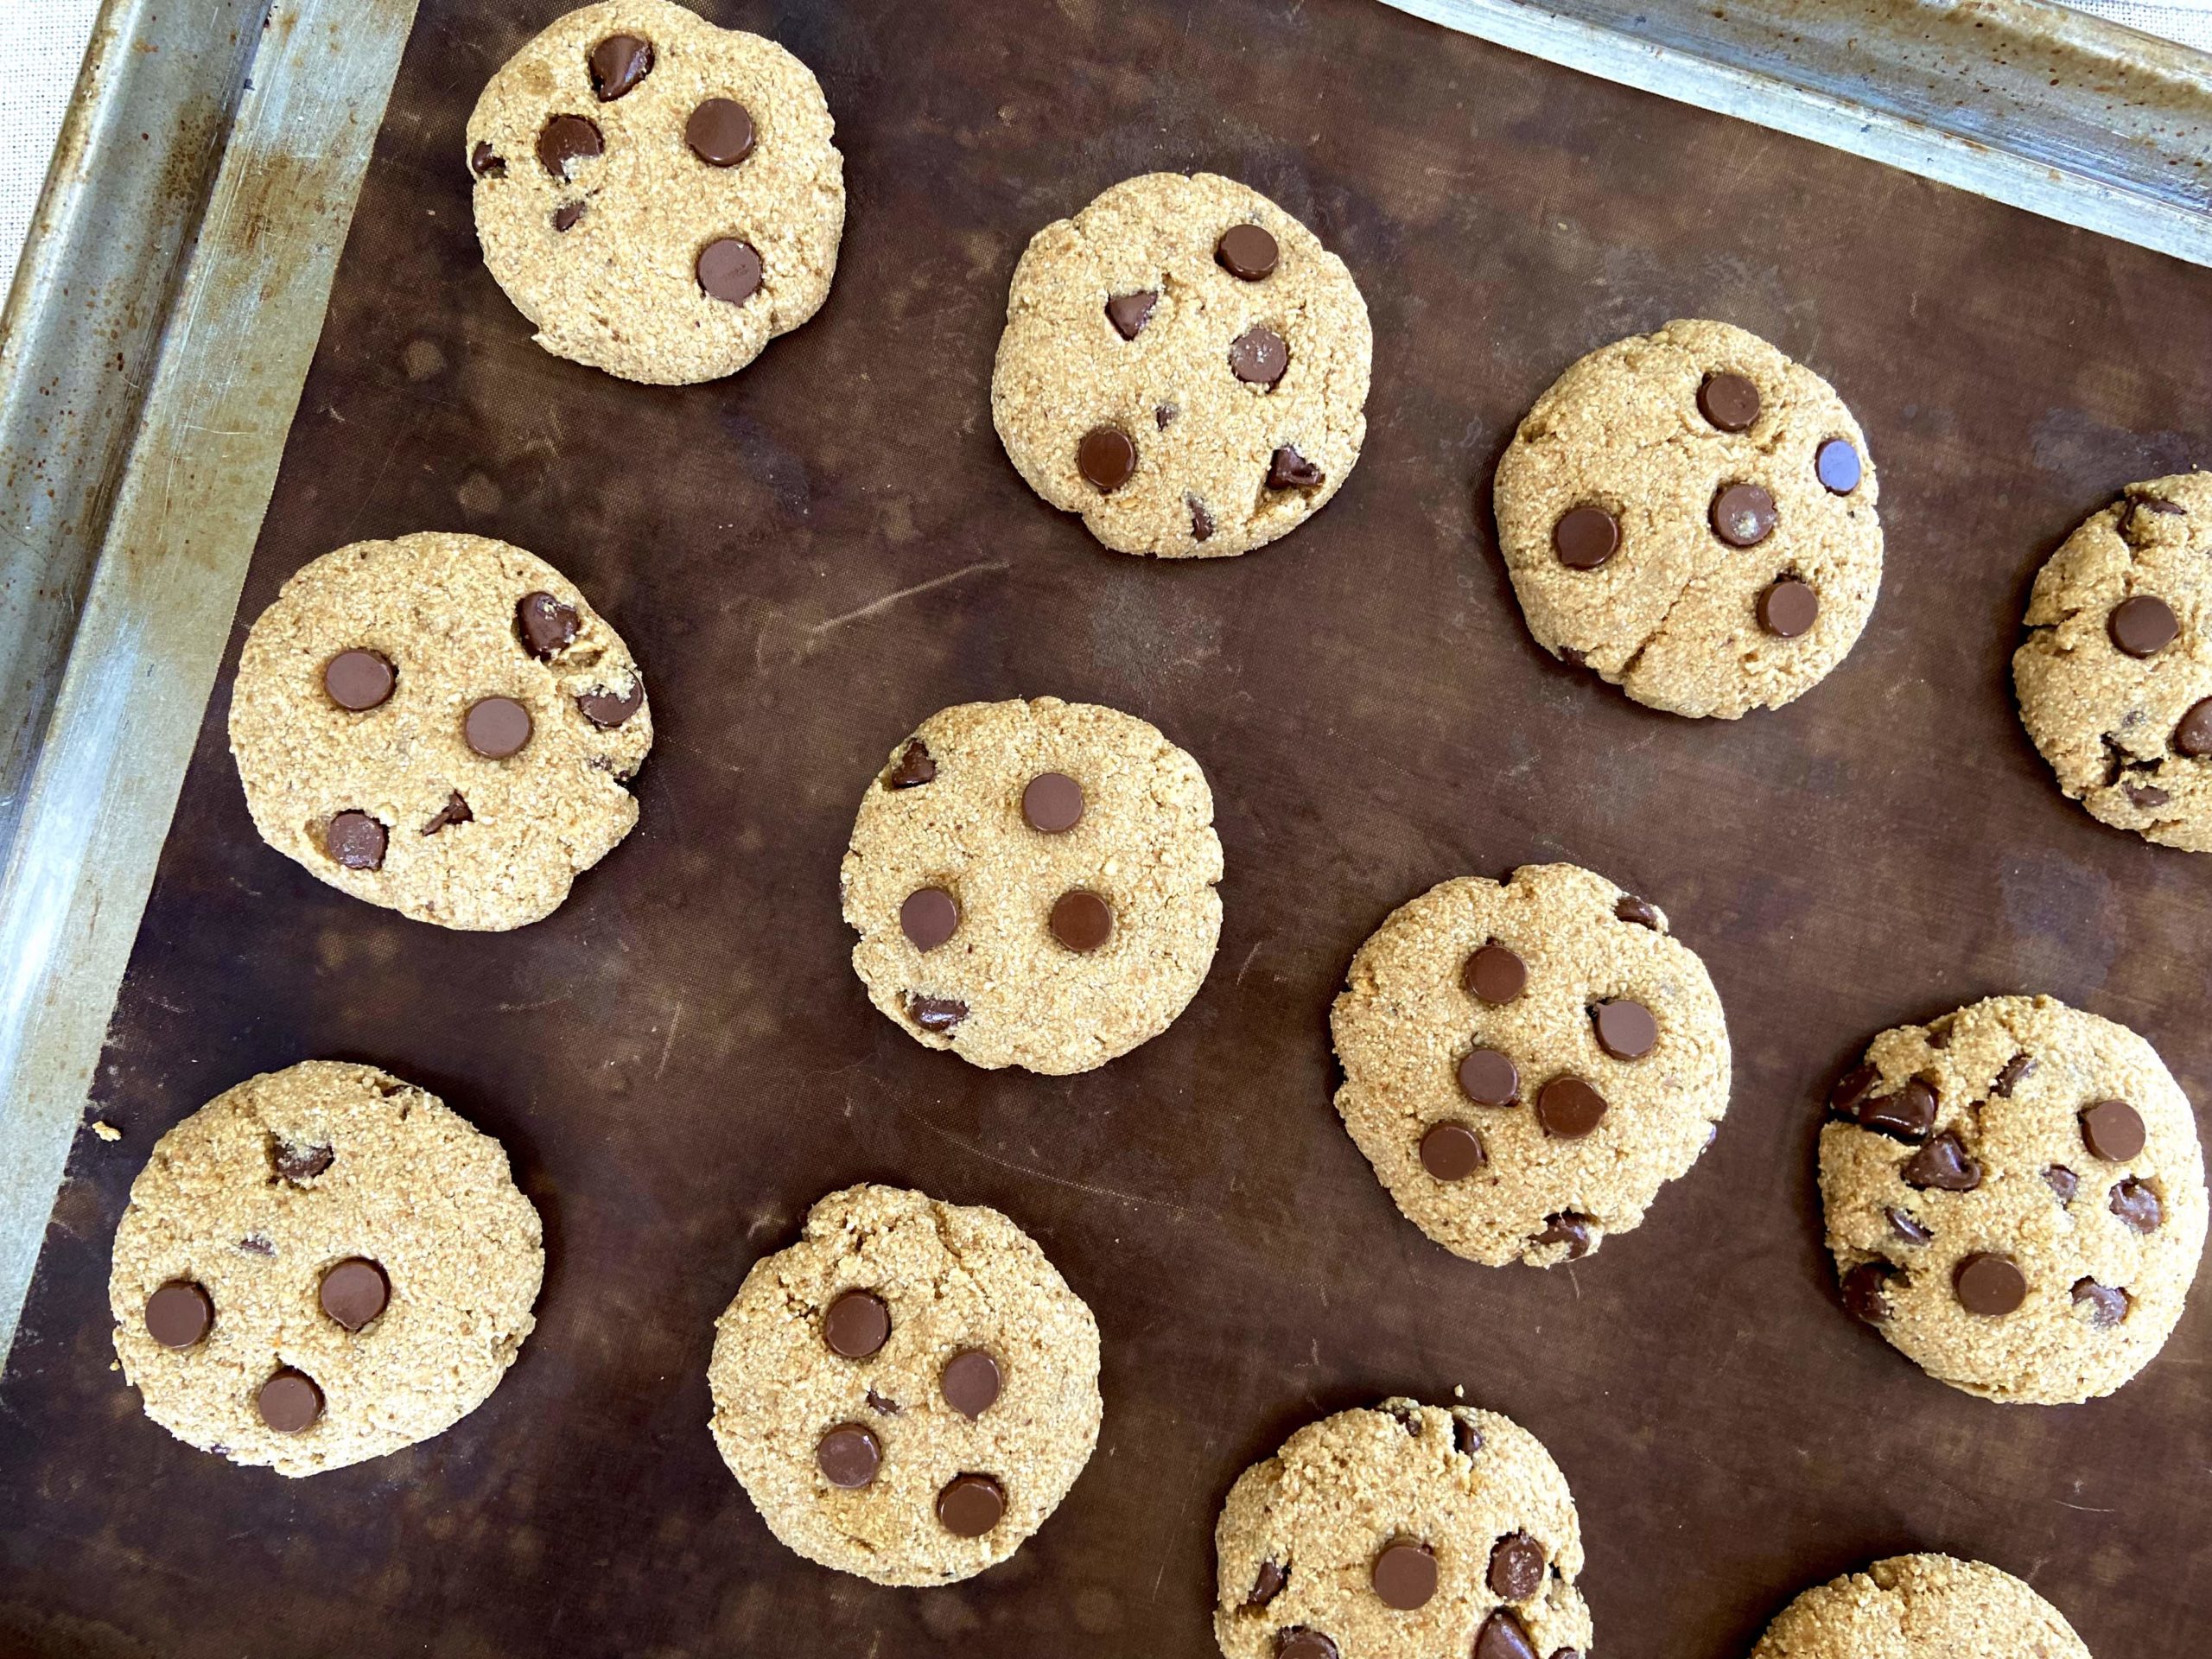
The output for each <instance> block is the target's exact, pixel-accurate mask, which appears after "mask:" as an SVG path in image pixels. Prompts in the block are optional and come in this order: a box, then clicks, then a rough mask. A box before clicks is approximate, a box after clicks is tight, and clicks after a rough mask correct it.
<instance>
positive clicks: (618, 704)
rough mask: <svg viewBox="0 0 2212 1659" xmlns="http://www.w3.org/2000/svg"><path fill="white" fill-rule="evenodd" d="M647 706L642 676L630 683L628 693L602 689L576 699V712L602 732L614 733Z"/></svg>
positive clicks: (580, 695)
mask: <svg viewBox="0 0 2212 1659" xmlns="http://www.w3.org/2000/svg"><path fill="white" fill-rule="evenodd" d="M644 707H645V677H643V676H642V675H640V676H639V677H636V678H633V679H632V681H631V682H630V689H629V690H627V691H609V690H607V689H606V688H605V687H603V686H602V687H601V688H600V689H599V690H595V691H585V692H581V693H579V694H578V695H577V697H576V711H577V713H579V714H581V715H582V716H583V717H584V718H585V719H586V720H588V721H591V723H592V724H593V725H594V726H596V727H598V728H600V729H601V731H607V732H611V731H613V729H614V728H616V727H618V726H620V724H622V722H623V721H626V720H627V719H629V718H630V716H631V715H634V714H636V713H637V712H638V710H639V709H642V708H644Z"/></svg>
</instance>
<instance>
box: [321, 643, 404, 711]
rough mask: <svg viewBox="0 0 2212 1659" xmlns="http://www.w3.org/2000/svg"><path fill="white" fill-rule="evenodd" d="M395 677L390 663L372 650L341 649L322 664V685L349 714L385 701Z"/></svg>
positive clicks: (397, 679) (331, 698) (395, 681)
mask: <svg viewBox="0 0 2212 1659" xmlns="http://www.w3.org/2000/svg"><path fill="white" fill-rule="evenodd" d="M398 681H399V677H398V676H397V674H395V673H394V672H393V671H392V667H391V663H390V662H388V661H387V660H385V658H384V657H382V656H381V655H379V654H378V652H373V651H341V652H339V653H338V654H337V655H336V656H335V657H334V658H331V659H330V660H329V661H328V662H327V663H325V664H323V665H322V689H323V690H325V691H327V692H328V693H329V694H330V700H331V701H332V702H334V703H336V704H337V705H338V706H339V707H340V709H346V711H347V712H349V713H352V714H357V715H358V714H360V713H361V712H363V711H364V710H365V709H374V708H376V707H377V706H378V705H379V704H380V703H383V702H386V701H388V700H389V699H390V698H391V692H392V688H393V687H394V686H395V685H397V683H398Z"/></svg>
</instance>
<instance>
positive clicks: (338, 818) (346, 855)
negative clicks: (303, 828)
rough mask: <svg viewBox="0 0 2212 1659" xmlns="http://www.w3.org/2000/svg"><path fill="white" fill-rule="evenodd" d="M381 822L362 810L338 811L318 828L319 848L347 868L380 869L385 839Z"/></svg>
mask: <svg viewBox="0 0 2212 1659" xmlns="http://www.w3.org/2000/svg"><path fill="white" fill-rule="evenodd" d="M389 840H390V837H389V836H388V835H387V833H386V831H385V827H384V825H382V824H380V823H378V822H377V821H376V820H375V819H374V818H372V817H370V816H369V815H368V814H367V813H365V812H352V811H347V812H340V813H337V814H336V815H334V817H332V818H331V820H330V823H328V824H327V826H325V828H324V829H323V832H322V845H323V850H324V851H326V852H327V853H328V854H329V855H331V857H333V858H334V859H335V860H337V861H338V862H339V863H340V864H342V865H344V866H345V867H346V868H347V869H349V870H380V869H382V868H384V854H385V846H386V845H387V843H388V842H389Z"/></svg>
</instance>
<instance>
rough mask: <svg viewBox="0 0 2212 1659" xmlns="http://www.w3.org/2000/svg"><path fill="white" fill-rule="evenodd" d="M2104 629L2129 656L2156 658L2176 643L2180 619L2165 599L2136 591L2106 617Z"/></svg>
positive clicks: (2114, 607) (2113, 608)
mask: <svg viewBox="0 0 2212 1659" xmlns="http://www.w3.org/2000/svg"><path fill="white" fill-rule="evenodd" d="M2105 632H2107V633H2108V634H2110V635H2111V636H2112V642H2113V645H2117V646H2119V647H2120V649H2121V650H2122V651H2124V652H2126V653H2127V654H2128V655H2129V656H2131V657H2155V656H2157V655H2158V652H2162V651H2164V649H2165V648H2166V647H2167V646H2168V645H2171V644H2173V642H2174V636H2175V635H2176V634H2177V633H2179V632H2181V619H2180V618H2178V617H2177V616H2176V615H2175V614H2174V613H2173V607H2171V605H2169V604H2167V603H2166V601H2164V600H2163V599H2158V598H2155V597H2153V596H2152V594H2134V595H2133V596H2132V597H2131V598H2127V599H2123V600H2121V601H2120V603H2119V604H2117V605H2115V606H2113V607H2112V611H2111V613H2110V614H2109V615H2107V617H2106V618H2105Z"/></svg>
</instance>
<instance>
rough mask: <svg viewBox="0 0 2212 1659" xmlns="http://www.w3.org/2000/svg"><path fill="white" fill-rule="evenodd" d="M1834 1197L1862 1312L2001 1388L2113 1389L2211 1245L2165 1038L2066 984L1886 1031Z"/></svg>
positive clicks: (2160, 1342)
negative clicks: (2150, 1038) (2061, 994)
mask: <svg viewBox="0 0 2212 1659" xmlns="http://www.w3.org/2000/svg"><path fill="white" fill-rule="evenodd" d="M1828 1108H1829V1114H1830V1117H1831V1121H1830V1122H1828V1123H1827V1125H1826V1126H1825V1127H1824V1128H1822V1129H1821V1154H1820V1157H1821V1208H1822V1211H1823V1212H1824V1214H1825V1217H1826V1221H1827V1241H1828V1248H1829V1249H1830V1250H1831V1251H1833V1252H1834V1256H1835V1264H1836V1272H1837V1274H1838V1282H1839V1285H1840V1291H1841V1295H1842V1299H1843V1302H1844V1306H1846V1307H1847V1309H1848V1310H1849V1311H1850V1312H1851V1313H1853V1314H1855V1315H1856V1316H1857V1317H1858V1318H1859V1319H1863V1320H1865V1321H1866V1323H1868V1324H1869V1325H1872V1326H1873V1327H1874V1328H1875V1329H1876V1330H1877V1331H1879V1332H1881V1333H1882V1335H1883V1336H1885V1338H1888V1339H1889V1341H1890V1343H1891V1344H1892V1345H1893V1346H1895V1347H1896V1348H1897V1349H1898V1350H1899V1351H1901V1352H1903V1353H1904V1354H1905V1355H1906V1356H1907V1357H1910V1359H1912V1360H1913V1361H1914V1362H1915V1363H1917V1364H1918V1365H1919V1366H1920V1367H1921V1369H1922V1370H1925V1371H1927V1372H1928V1373H1929V1376H1934V1377H1936V1378H1937V1379H1938V1380H1940V1381H1942V1382H1945V1383H1949V1384H1950V1385H1951V1386H1952V1387H1953V1388H1955V1389H1964V1390H1965V1391H1966V1392H1967V1393H1968V1394H1977V1395H1981V1396H1983V1397H1984V1398H1986V1399H1991V1400H1999V1401H2026V1402H2037V1403H2043V1404H2059V1403H2065V1402H2074V1401H2080V1400H2088V1399H2093V1398H2094V1397H2096V1396H2097V1395H2106V1394H2110V1393H2111V1392H2112V1391H2113V1389H2117V1388H2119V1387H2120V1385H2121V1384H2122V1383H2126V1381H2127V1380H2128V1379H2129V1378H2131V1377H2133V1376H2134V1375H2135V1374H2136V1373H2137V1372H2138V1371H2139V1370H2142V1369H2143V1368H2144V1366H2145V1365H2147V1364H2148V1363H2150V1362H2151V1361H2152V1358H2154V1357H2156V1356H2157V1354H2158V1350H2159V1349H2160V1348H2161V1347H2162V1346H2164V1344H2165V1340H2166V1338H2167V1337H2168V1336H2169V1335H2170V1334H2171V1332H2172V1330H2173V1328H2174V1324H2175V1321H2177V1319H2180V1317H2181V1312H2182V1305H2183V1299H2184V1298H2185V1297H2186V1296H2187V1295H2188V1293H2189V1287H2190V1281H2191V1280H2192V1279H2193V1278H2194V1277H2195V1276H2196V1264H2197V1259H2198V1257H2199V1255H2201V1254H2202V1250H2203V1247H2204V1230H2205V1187H2204V1160H2203V1155H2202V1152H2201V1150H2200V1149H2199V1147H2198V1144H2197V1138H2196V1119H2195V1116H2194V1115H2193V1114H2192V1113H2191V1111H2190V1104H2189V1101H2188V1099H2187V1097H2186V1096H2183V1093H2182V1091H2181V1088H2180V1085H2179V1084H2177V1083H2175V1081H2174V1079H2173V1076H2172V1074H2171V1072H2169V1071H2167V1070H2166V1067H2165V1065H2164V1062H2163V1061H2161V1060H2160V1059H2159V1058H2158V1054H2157V1053H2156V1052H2154V1051H2153V1050H2152V1047H2151V1045H2150V1044H2148V1043H2147V1042H2145V1041H2144V1040H2143V1039H2142V1038H2140V1037H2139V1036H2138V1035H2136V1034H2135V1033H2133V1032H2132V1031H2130V1030H2128V1029H2127V1028H2126V1027H2125V1026H2120V1025H2116V1024H2114V1023H2113V1021H2111V1020H2102V1019H2099V1018H2098V1017H2097V1016H2096V1015H2094V1014H2083V1013H2082V1012H2080V1011H2079V1010H2077V1009H2074V1008H2069V1007H2066V1006H2065V1004H2063V1003H2062V1002H2058V1001H2054V1000H2053V999H2052V998H2050V997H2047V996H2038V997H2025V996H1999V997H1992V998H1990V999H1989V1000H1988V1001H1983V1002H1977V1003H1975V1004H1974V1005H1973V1006H1972V1007H1966V1008H1961V1009H1960V1010H1959V1011H1958V1012H1957V1013H1955V1014H1947V1015H1945V1016H1944V1017H1943V1018H1942V1019H1941V1020H1936V1021H1933V1022H1931V1023H1930V1024H1929V1025H1927V1026H1924V1027H1923V1026H1903V1027H1897V1029H1895V1030H1893V1031H1885V1032H1884V1033H1882V1034H1881V1035H1880V1036H1878V1037H1877V1038H1876V1039H1874V1041H1873V1043H1872V1045H1871V1046H1869V1047H1868V1049H1867V1051H1866V1058H1865V1059H1864V1060H1863V1061H1861V1062H1860V1064H1859V1065H1856V1066H1854V1067H1853V1068H1852V1070H1851V1071H1849V1072H1847V1073H1846V1074H1845V1076H1844V1077H1842V1078H1841V1079H1840V1080H1839V1081H1838V1082H1837V1084H1835V1086H1834V1090H1832V1091H1831V1093H1830V1096H1829V1101H1828Z"/></svg>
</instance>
